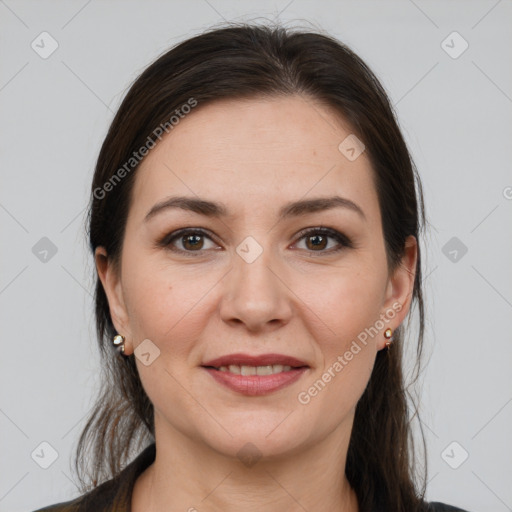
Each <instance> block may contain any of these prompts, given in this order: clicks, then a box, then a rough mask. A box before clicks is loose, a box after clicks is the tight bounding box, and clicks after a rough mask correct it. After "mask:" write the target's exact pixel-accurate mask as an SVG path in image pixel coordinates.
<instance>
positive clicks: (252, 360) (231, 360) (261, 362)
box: [202, 354, 308, 368]
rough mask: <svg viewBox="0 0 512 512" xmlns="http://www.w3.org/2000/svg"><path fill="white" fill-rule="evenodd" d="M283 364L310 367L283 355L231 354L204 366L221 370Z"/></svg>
mask: <svg viewBox="0 0 512 512" xmlns="http://www.w3.org/2000/svg"><path fill="white" fill-rule="evenodd" d="M275 364H282V365H283V366H285V365H287V366H291V367H296V368H298V367H301V366H308V365H307V364H306V363H305V362H304V361H301V360H300V359H297V358H296V357H291V356H285V355H283V354H261V355H259V356H251V355H249V354H229V355H225V356H221V357H217V358H216V359H211V360H210V361H207V362H206V363H203V364H202V366H213V367H215V368H219V367H221V366H229V365H238V366H270V365H275Z"/></svg>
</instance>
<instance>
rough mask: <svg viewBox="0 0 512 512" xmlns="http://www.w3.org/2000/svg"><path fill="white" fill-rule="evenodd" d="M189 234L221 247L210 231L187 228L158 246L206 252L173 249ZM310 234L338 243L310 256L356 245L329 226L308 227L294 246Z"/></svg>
mask: <svg viewBox="0 0 512 512" xmlns="http://www.w3.org/2000/svg"><path fill="white" fill-rule="evenodd" d="M187 234H199V235H202V236H205V237H206V238H209V239H210V240H212V241H213V242H214V243H216V244H218V245H220V244H219V242H218V241H217V240H216V236H215V235H214V234H213V233H211V232H210V231H209V230H207V229H205V228H196V227H186V228H180V229H177V230H175V231H172V232H171V233H167V234H166V235H164V236H163V237H162V238H160V239H159V240H158V242H157V246H158V247H163V248H167V249H169V250H171V251H173V252H178V253H181V254H184V253H185V254H187V255H192V256H196V255H199V254H201V253H202V252H205V251H204V250H198V251H185V250H183V249H178V248H175V247H172V243H173V242H174V241H175V240H176V239H179V238H180V237H183V236H185V235H187ZM309 234H312V235H313V234H320V235H326V236H328V237H330V238H333V239H334V240H336V242H337V243H338V247H337V248H334V249H333V248H331V249H329V250H325V251H311V250H307V249H306V251H307V252H309V253H310V254H315V253H318V255H328V254H333V253H337V252H339V251H341V250H342V249H344V248H345V249H347V248H353V247H354V244H353V243H352V241H351V239H350V238H349V237H347V236H346V235H345V234H344V233H342V232H340V231H338V230H337V229H334V228H330V227H327V226H313V227H308V228H304V229H302V230H301V231H299V232H298V233H297V234H296V235H295V237H294V238H295V239H296V241H295V242H294V244H296V243H297V242H299V241H300V240H302V239H303V238H304V237H306V236H307V235H309Z"/></svg>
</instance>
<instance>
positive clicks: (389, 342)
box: [384, 328, 393, 350]
mask: <svg viewBox="0 0 512 512" xmlns="http://www.w3.org/2000/svg"><path fill="white" fill-rule="evenodd" d="M392 335H393V331H392V330H391V329H389V328H388V329H386V330H385V331H384V338H386V339H387V340H389V339H390V338H391V336H392ZM391 343H392V341H386V347H388V350H389V347H390V345H391Z"/></svg>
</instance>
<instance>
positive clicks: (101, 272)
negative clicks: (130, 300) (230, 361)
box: [94, 247, 132, 354]
mask: <svg viewBox="0 0 512 512" xmlns="http://www.w3.org/2000/svg"><path fill="white" fill-rule="evenodd" d="M94 259H95V263H96V269H97V271H98V276H99V278H100V280H101V284H102V285H103V289H104V290H105V294H106V295H107V299H108V305H109V309H110V316H111V318H112V323H113V324H114V327H115V328H116V331H117V332H118V333H119V334H122V335H123V336H125V337H126V343H125V352H124V353H125V354H127V353H129V345H130V340H131V339H132V336H131V330H130V324H129V321H128V319H129V317H128V312H127V310H126V305H125V302H124V297H123V289H122V285H121V276H120V271H119V268H118V267H117V266H116V265H114V263H113V262H112V260H111V259H110V258H109V257H108V254H107V251H106V250H105V248H104V247H97V248H96V251H95V253H94Z"/></svg>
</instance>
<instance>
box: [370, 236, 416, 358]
mask: <svg viewBox="0 0 512 512" xmlns="http://www.w3.org/2000/svg"><path fill="white" fill-rule="evenodd" d="M417 260H418V242H417V240H416V238H415V237H414V236H412V235H409V236H408V237H407V239H406V241H405V248H404V255H403V257H402V260H401V262H400V264H399V265H398V267H397V268H396V270H395V272H394V274H393V275H392V276H391V277H390V278H389V281H388V285H387V288H386V299H385V301H384V304H383V307H384V309H383V311H382V313H383V315H384V316H385V317H387V318H391V315H390V314H389V312H390V311H394V312H395V313H396V314H395V316H394V317H393V319H390V320H389V321H388V322H387V323H386V329H387V328H388V327H389V328H391V330H392V331H394V330H395V329H396V328H398V327H399V326H400V324H401V323H402V322H403V321H404V319H405V317H406V316H407V313H408V311H409V308H410V306H411V302H412V294H413V291H414V280H415V277H416V263H417ZM386 312H387V313H388V314H387V315H386ZM386 341H387V340H386V338H384V336H383V335H382V336H381V337H379V341H378V343H377V350H381V349H383V348H385V346H386Z"/></svg>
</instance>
